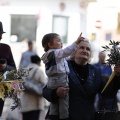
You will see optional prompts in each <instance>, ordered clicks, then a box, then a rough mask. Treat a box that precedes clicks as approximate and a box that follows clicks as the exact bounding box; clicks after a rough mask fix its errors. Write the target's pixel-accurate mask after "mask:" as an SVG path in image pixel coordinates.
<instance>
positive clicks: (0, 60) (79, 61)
mask: <svg viewBox="0 0 120 120" xmlns="http://www.w3.org/2000/svg"><path fill="white" fill-rule="evenodd" d="M3 33H5V32H4V31H3V26H2V22H0V40H1V39H2V34H3ZM41 44H42V46H43V48H44V51H45V53H44V54H43V56H41V57H39V56H38V55H37V53H36V52H35V51H34V50H33V44H32V42H31V41H29V42H28V51H25V52H24V53H23V54H22V57H21V61H20V65H19V67H26V68H32V70H31V72H30V75H29V76H28V77H27V78H23V79H24V81H27V80H28V78H29V81H30V82H31V84H35V83H36V84H41V85H40V87H41V89H42V93H41V94H40V95H36V94H34V93H32V92H28V91H27V89H26V90H25V91H22V92H21V93H20V98H21V105H22V107H21V110H20V111H21V113H22V120H39V119H40V115H41V111H43V110H44V107H45V105H44V103H45V101H44V100H45V99H46V100H47V101H49V102H50V106H49V108H48V112H47V114H46V117H45V119H46V120H94V116H95V112H96V111H97V110H100V109H104V106H101V101H103V100H105V101H106V102H107V104H106V109H110V108H111V106H112V105H113V101H114V99H116V95H117V92H118V90H119V89H120V65H117V66H114V67H113V70H112V68H111V67H110V66H108V65H107V64H106V63H105V59H106V58H105V57H106V54H105V53H103V52H101V51H100V53H99V56H98V57H99V61H98V63H95V64H91V63H90V59H91V56H92V48H91V44H90V43H89V40H87V39H86V38H84V36H82V33H81V34H80V35H79V36H78V38H76V40H74V42H73V44H71V45H69V46H67V47H66V48H62V47H63V43H62V40H61V37H60V35H59V34H57V33H49V34H45V35H44V36H43V39H42V43H41ZM3 49H4V50H3ZM94 57H96V56H94ZM41 60H42V61H43V63H44V64H45V73H46V75H47V81H48V82H47V83H46V77H45V74H44V71H43V70H42V69H41ZM14 69H16V65H15V62H14V58H13V55H12V52H11V48H10V46H9V45H7V44H3V43H0V72H5V71H9V70H14ZM112 71H115V72H116V74H115V77H114V78H113V80H112V82H111V83H110V84H109V86H108V87H107V88H106V89H105V91H104V92H103V93H101V91H102V90H103V88H104V86H105V84H106V82H107V81H108V79H109V77H110V75H111V73H112ZM36 86H37V85H36ZM116 105H117V102H116V103H115V106H116ZM3 107H4V101H3V100H2V99H0V116H1V115H2V111H3ZM0 119H2V117H1V118H0Z"/></svg>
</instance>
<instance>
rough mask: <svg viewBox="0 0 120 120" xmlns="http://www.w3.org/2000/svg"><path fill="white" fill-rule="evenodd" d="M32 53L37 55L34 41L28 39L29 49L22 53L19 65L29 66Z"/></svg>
mask: <svg viewBox="0 0 120 120" xmlns="http://www.w3.org/2000/svg"><path fill="white" fill-rule="evenodd" d="M32 55H36V52H35V51H34V49H33V42H32V41H28V50H27V51H25V52H23V53H22V57H21V60H20V65H19V67H27V66H28V65H29V64H30V63H31V60H30V57H31V56H32Z"/></svg>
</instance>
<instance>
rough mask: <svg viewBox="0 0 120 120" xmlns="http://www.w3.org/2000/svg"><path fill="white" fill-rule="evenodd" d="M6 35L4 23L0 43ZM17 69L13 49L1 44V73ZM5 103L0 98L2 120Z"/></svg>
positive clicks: (1, 27)
mask: <svg viewBox="0 0 120 120" xmlns="http://www.w3.org/2000/svg"><path fill="white" fill-rule="evenodd" d="M3 33H5V32H4V31H3V25H2V22H0V41H1V39H2V35H3ZM14 69H16V65H15V62H14V59H13V55H12V52H11V48H10V46H9V45H7V44H4V43H0V72H1V73H4V72H6V71H10V70H14ZM3 106H4V101H3V100H2V99H1V98H0V120H2V118H1V115H2V112H3Z"/></svg>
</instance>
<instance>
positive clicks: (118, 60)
mask: <svg viewBox="0 0 120 120" xmlns="http://www.w3.org/2000/svg"><path fill="white" fill-rule="evenodd" d="M119 45H120V42H119V41H112V40H110V43H109V46H107V45H106V46H102V48H103V49H104V50H103V51H109V54H108V59H107V60H106V61H107V64H109V65H110V66H112V65H118V64H120V46H119Z"/></svg>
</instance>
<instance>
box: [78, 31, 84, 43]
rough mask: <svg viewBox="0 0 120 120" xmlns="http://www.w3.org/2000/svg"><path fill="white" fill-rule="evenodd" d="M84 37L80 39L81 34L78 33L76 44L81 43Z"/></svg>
mask: <svg viewBox="0 0 120 120" xmlns="http://www.w3.org/2000/svg"><path fill="white" fill-rule="evenodd" d="M84 39H85V38H84V37H82V32H81V33H80V35H79V37H78V38H77V40H76V44H79V43H80V42H81V41H84Z"/></svg>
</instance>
